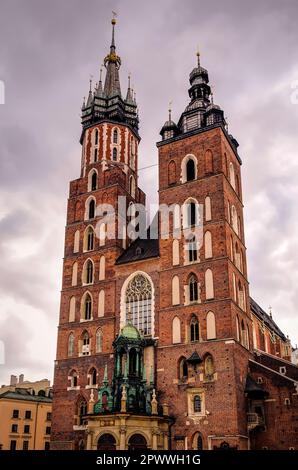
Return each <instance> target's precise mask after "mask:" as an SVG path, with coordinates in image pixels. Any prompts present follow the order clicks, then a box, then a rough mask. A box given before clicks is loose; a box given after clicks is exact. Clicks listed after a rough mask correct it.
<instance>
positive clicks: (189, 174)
mask: <svg viewBox="0 0 298 470" xmlns="http://www.w3.org/2000/svg"><path fill="white" fill-rule="evenodd" d="M195 174H196V172H195V162H194V161H193V159H192V158H190V159H189V160H188V162H187V163H186V181H192V180H194V179H195Z"/></svg>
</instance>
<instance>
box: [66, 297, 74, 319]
mask: <svg viewBox="0 0 298 470" xmlns="http://www.w3.org/2000/svg"><path fill="white" fill-rule="evenodd" d="M75 315H76V298H75V297H74V296H73V297H71V298H70V301H69V313H68V320H69V321H70V322H71V321H75Z"/></svg>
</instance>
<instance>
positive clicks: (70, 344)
mask: <svg viewBox="0 0 298 470" xmlns="http://www.w3.org/2000/svg"><path fill="white" fill-rule="evenodd" d="M67 355H68V357H72V356H73V355H74V335H73V333H70V335H69V337H68V351H67Z"/></svg>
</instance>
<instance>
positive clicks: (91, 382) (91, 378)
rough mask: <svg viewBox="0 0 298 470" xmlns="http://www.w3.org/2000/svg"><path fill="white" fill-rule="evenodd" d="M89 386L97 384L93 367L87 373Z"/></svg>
mask: <svg viewBox="0 0 298 470" xmlns="http://www.w3.org/2000/svg"><path fill="white" fill-rule="evenodd" d="M88 375H89V385H96V383H97V371H96V369H95V367H92V369H90V371H89V374H88Z"/></svg>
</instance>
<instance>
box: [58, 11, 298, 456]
mask: <svg viewBox="0 0 298 470" xmlns="http://www.w3.org/2000/svg"><path fill="white" fill-rule="evenodd" d="M114 30H115V20H112V42H111V46H110V51H109V53H108V55H107V56H106V58H105V59H104V66H105V69H106V72H105V77H104V80H103V79H102V73H101V74H100V80H99V82H98V83H97V84H96V86H95V89H94V90H93V89H92V87H91V84H90V91H89V95H88V98H87V100H86V101H84V103H83V106H82V134H81V140H80V143H81V145H82V156H81V169H80V177H79V178H78V179H76V180H74V181H71V183H70V191H69V199H68V208H67V223H66V235H65V254H64V264H63V283H62V294H61V310H60V319H59V328H58V343H57V344H58V346H57V358H56V361H55V376H54V400H53V415H52V436H51V440H52V441H51V449H82V450H83V449H88V450H89V449H93V450H96V449H98V450H113V449H115V450H118V449H120V450H121V449H131V450H133V449H145V448H147V449H157V450H165V449H199V450H200V449H210V450H211V449H212V450H213V449H214V450H216V449H229V448H230V449H238V450H242V449H294V448H295V449H297V447H298V406H297V405H298V395H297V393H298V368H297V366H295V365H294V364H292V363H291V362H290V357H291V344H290V342H289V339H288V338H287V337H285V335H284V334H283V333H282V331H281V330H280V329H279V328H278V326H277V325H276V323H275V322H274V320H273V318H272V315H271V314H270V313H269V314H267V313H266V312H264V310H262V308H261V307H260V306H259V305H258V304H257V303H256V302H255V301H254V300H253V299H252V298H251V297H250V295H249V284H248V279H247V266H246V247H245V239H244V222H243V201H242V190H241V164H242V162H241V158H240V156H239V153H238V143H237V141H236V139H235V138H234V137H233V136H232V135H231V134H229V132H228V130H227V125H226V122H225V118H224V112H223V110H222V109H221V108H220V107H219V106H218V105H216V104H214V102H213V96H212V92H211V89H210V85H209V77H208V71H207V70H206V69H205V68H203V67H202V66H201V63H200V56H199V55H198V56H197V65H196V66H195V67H194V69H193V70H192V71H191V73H190V75H189V82H190V85H189V89H188V95H189V100H188V104H187V105H186V108H185V110H184V111H183V112H182V114H181V116H180V119H179V121H178V122H177V123H175V122H174V121H173V120H172V118H171V113H169V114H170V115H169V119H168V120H167V121H166V122H165V124H164V125H163V126H162V129H161V132H160V135H161V138H160V140H159V141H158V143H157V148H158V169H159V182H158V186H159V187H158V190H159V192H158V194H159V204H160V207H163V208H165V207H166V208H168V209H169V210H168V223H165V222H164V219H165V217H164V214H162V213H161V210H160V211H159V213H158V214H157V215H156V217H155V218H154V220H153V222H152V226H151V227H150V228H148V227H145V230H144V228H143V229H142V227H143V226H144V218H146V217H144V213H142V210H141V207H144V205H145V199H146V198H145V194H144V192H143V191H142V190H141V189H140V188H139V183H138V181H139V179H138V168H139V167H141V166H142V163H140V162H141V157H140V158H139V154H138V146H139V142H140V135H139V125H138V124H139V120H138V111H137V104H136V100H135V95H134V92H133V90H132V89H131V86H130V83H129V84H128V89H127V93H126V94H122V92H121V86H120V76H119V69H120V66H121V59H120V57H119V56H118V55H117V52H116V46H115V38H114ZM110 208H112V209H113V210H111V209H110ZM143 212H144V211H143ZM163 212H166V211H163ZM145 215H146V214H145ZM152 227H153V230H151V229H152ZM156 234H157V236H156Z"/></svg>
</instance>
